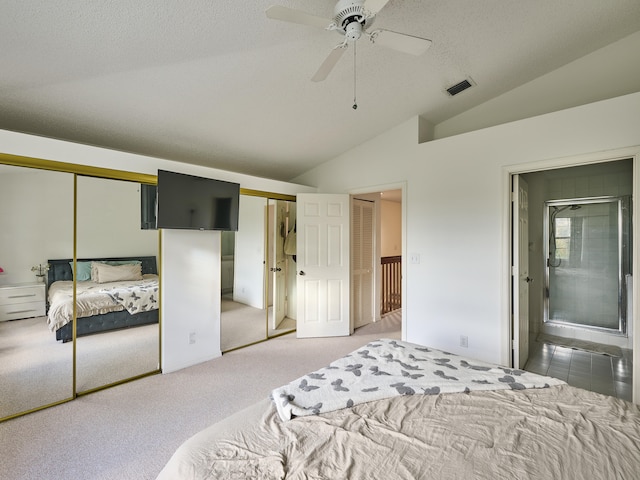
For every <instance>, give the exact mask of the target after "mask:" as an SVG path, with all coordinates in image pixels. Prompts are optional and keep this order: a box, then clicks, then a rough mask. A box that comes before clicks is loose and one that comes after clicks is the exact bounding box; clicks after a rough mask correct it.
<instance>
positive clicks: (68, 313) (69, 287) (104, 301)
mask: <svg viewBox="0 0 640 480" xmlns="http://www.w3.org/2000/svg"><path fill="white" fill-rule="evenodd" d="M76 304H77V306H76V309H77V316H78V318H82V317H90V316H92V315H100V314H103V313H108V312H114V311H120V310H125V308H126V309H127V310H128V311H129V313H132V314H133V313H137V312H142V311H147V310H155V309H157V308H158V276H157V275H151V274H147V275H144V279H143V280H131V281H124V282H111V283H96V282H91V281H86V282H77V291H76ZM72 320H73V282H72V281H60V282H55V283H53V284H52V285H51V286H50V287H49V312H48V314H47V325H48V326H49V330H51V331H52V332H55V331H56V330H57V329H59V328H60V327H62V326H64V325H66V324H67V323H69V322H71V321H72Z"/></svg>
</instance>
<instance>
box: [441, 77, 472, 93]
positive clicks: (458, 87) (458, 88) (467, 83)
mask: <svg viewBox="0 0 640 480" xmlns="http://www.w3.org/2000/svg"><path fill="white" fill-rule="evenodd" d="M471 86H473V83H471V80H470V79H465V80H463V81H461V82H460V83H456V84H455V85H454V86H452V87H449V88H447V92H448V93H449V95H451V96H452V97H453V96H454V95H458V94H459V93H460V92H463V91H465V90H466V89H467V88H469V87H471Z"/></svg>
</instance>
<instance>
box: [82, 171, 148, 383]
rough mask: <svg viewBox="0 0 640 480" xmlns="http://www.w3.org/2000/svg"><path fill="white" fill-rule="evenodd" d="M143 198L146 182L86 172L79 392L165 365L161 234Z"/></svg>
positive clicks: (84, 184) (83, 214)
mask: <svg viewBox="0 0 640 480" xmlns="http://www.w3.org/2000/svg"><path fill="white" fill-rule="evenodd" d="M140 202H141V185H140V184H139V183H136V182H131V181H124V180H111V179H104V178H93V177H86V176H78V179H77V245H76V256H77V263H76V271H77V275H76V317H77V321H76V335H77V338H76V345H77V346H76V357H77V380H76V383H77V385H76V389H77V391H78V393H82V392H87V391H91V390H94V389H97V388H100V387H104V386H106V385H110V384H114V383H117V382H120V381H123V380H126V379H130V378H135V377H138V376H141V375H144V374H147V373H150V372H154V371H157V370H158V369H159V345H160V341H159V334H160V329H159V321H158V320H159V315H158V302H159V298H158V275H157V274H158V270H157V258H158V232H157V230H148V229H142V228H141V223H142V219H141V216H140V215H141V205H140Z"/></svg>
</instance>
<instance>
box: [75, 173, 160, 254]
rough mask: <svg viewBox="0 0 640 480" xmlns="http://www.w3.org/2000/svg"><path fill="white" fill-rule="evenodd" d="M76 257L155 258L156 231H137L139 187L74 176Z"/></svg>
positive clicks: (135, 184) (137, 184)
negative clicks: (137, 256)
mask: <svg viewBox="0 0 640 480" xmlns="http://www.w3.org/2000/svg"><path fill="white" fill-rule="evenodd" d="M77 183H78V207H77V219H78V220H77V229H78V231H77V239H78V240H77V241H78V244H77V251H76V254H77V256H78V258H94V257H98V258H99V257H118V256H124V257H132V256H136V255H140V256H143V255H144V256H151V255H153V256H157V255H158V231H157V230H142V229H141V228H140V208H136V207H137V206H139V205H140V184H139V183H135V182H125V181H120V180H109V179H104V178H91V177H78V182H77Z"/></svg>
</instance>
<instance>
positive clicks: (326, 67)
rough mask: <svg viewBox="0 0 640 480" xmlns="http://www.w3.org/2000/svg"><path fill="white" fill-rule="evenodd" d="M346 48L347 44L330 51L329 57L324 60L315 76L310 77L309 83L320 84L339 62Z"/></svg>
mask: <svg viewBox="0 0 640 480" xmlns="http://www.w3.org/2000/svg"><path fill="white" fill-rule="evenodd" d="M347 47H348V45H347V43H344V44H340V45H338V46H337V47H335V48H334V49H333V50H331V53H329V56H328V57H327V58H325V60H324V62H322V65H320V68H319V69H318V71H317V72H316V74H315V75H314V76H313V77H311V81H312V82H321V81H323V80H324V79H325V78H327V77H328V76H329V74H330V73H331V70H333V67H335V66H336V63H338V60H340V57H342V54H343V53H344V52H345V51H346V50H347Z"/></svg>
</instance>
